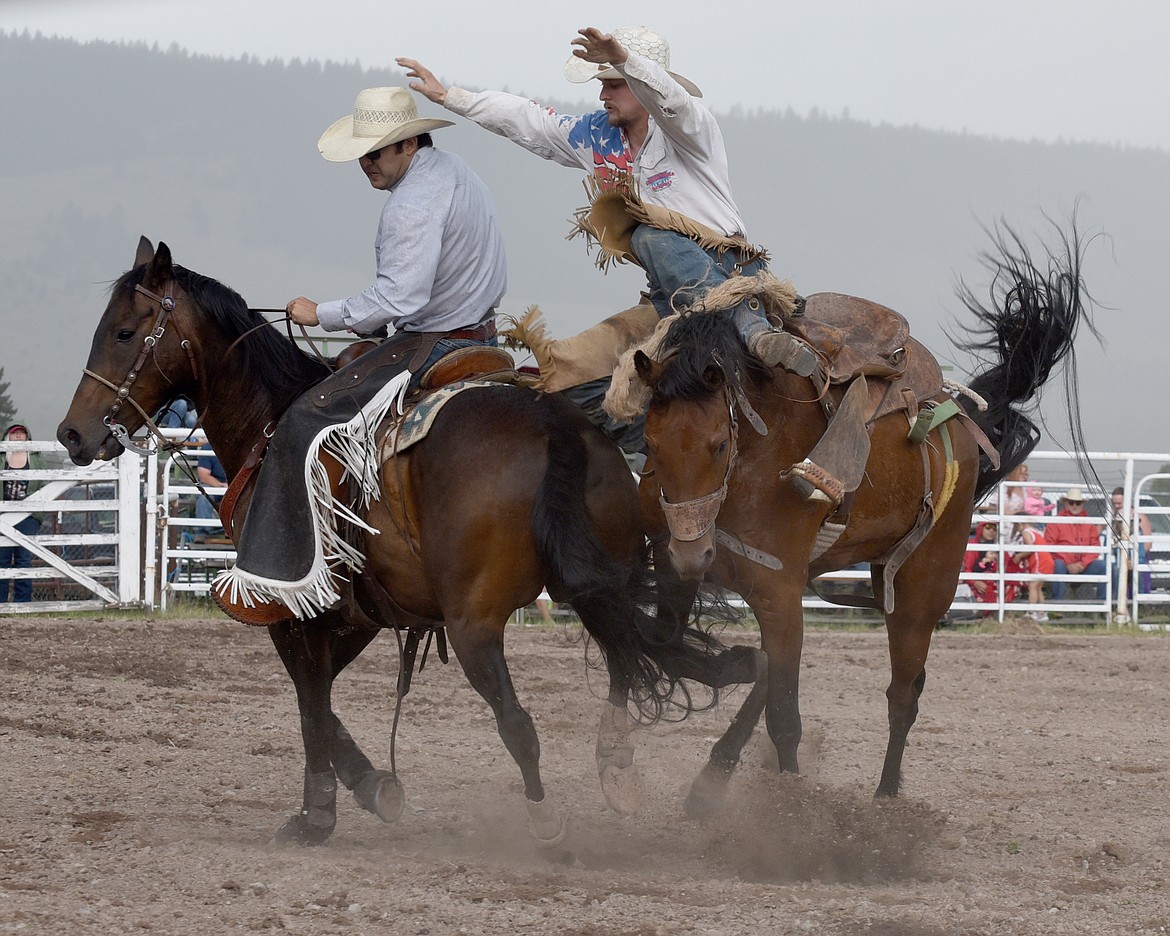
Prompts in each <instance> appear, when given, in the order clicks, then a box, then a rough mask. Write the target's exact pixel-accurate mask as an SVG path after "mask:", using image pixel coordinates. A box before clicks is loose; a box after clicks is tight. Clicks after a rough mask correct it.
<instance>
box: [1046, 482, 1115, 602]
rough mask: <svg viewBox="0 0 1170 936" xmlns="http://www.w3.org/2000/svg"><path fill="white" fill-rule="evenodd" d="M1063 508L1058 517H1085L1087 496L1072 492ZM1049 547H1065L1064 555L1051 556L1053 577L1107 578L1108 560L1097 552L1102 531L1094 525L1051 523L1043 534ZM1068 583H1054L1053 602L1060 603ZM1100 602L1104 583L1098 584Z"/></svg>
mask: <svg viewBox="0 0 1170 936" xmlns="http://www.w3.org/2000/svg"><path fill="white" fill-rule="evenodd" d="M1064 503H1065V506H1064V508H1063V509H1062V510H1061V511H1060V512H1059V513H1058V514H1057V515H1056V516H1057V517H1058V518H1059V517H1084V516H1085V495H1084V494H1082V493H1081V489H1080V488H1079V487H1074V488H1069V489H1068V493H1067V494H1065V495H1064ZM1044 537H1045V539H1046V540H1047V541H1048V545H1049V546H1063V547H1064V549H1063V550H1062V551H1061V552H1053V553H1052V565H1053V569H1052V571H1053V574H1054V575H1104V574H1105V560H1104V559H1103V558H1102V557H1101V554H1100V553H1099V552H1095V551H1090V550H1095V549H1096V548H1097V547H1098V546H1099V545H1100V543H1101V540H1100V537H1101V528H1100V527H1099V526H1097V524H1095V523H1089V522H1087V521H1086V522H1078V523H1071V522H1070V523H1050V524H1048V526H1047V528H1046V529H1045V531H1044ZM1069 584H1070V583H1069V582H1061V581H1054V582H1053V583H1052V600H1053V601H1060V600H1061V599H1062V598H1063V597H1064V591H1065V588H1066V586H1068V585H1069ZM1095 591H1096V595H1097V599H1098V600H1099V601H1103V600H1104V599H1105V583H1104V582H1103V581H1101V582H1097V583H1096V584H1095Z"/></svg>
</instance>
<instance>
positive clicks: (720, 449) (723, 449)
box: [715, 439, 727, 455]
mask: <svg viewBox="0 0 1170 936" xmlns="http://www.w3.org/2000/svg"><path fill="white" fill-rule="evenodd" d="M726 451H727V440H726V439H724V440H723V441H722V442H720V443H719V447H718V448H717V449H715V454H716V455H722V454H723V453H724V452H726Z"/></svg>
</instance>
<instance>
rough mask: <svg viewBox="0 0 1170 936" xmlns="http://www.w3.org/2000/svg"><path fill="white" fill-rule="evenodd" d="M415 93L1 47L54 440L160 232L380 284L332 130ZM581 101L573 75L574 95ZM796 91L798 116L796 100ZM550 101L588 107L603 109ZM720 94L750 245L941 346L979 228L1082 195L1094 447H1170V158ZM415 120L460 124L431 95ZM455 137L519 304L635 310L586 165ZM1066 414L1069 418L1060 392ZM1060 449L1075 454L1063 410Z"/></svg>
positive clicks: (14, 280) (629, 272)
mask: <svg viewBox="0 0 1170 936" xmlns="http://www.w3.org/2000/svg"><path fill="white" fill-rule="evenodd" d="M547 58H548V57H547V56H545V57H543V58H542V57H534V58H533V61H532V62H531V65H530V67H531V69H532V73H533V74H534V75H536V74H537V73H538V70H546V69H550V68H559V67H560V63H559V61H551V60H546V59H547ZM554 58H555V57H554ZM389 59H390V53H389V52H388V53H387V60H388V61H389ZM434 64H436V65H438V64H439V63H434ZM695 77H696V80H699V81H700V83H701V78H702V76H701V75H696V76H695ZM924 80H927V78H924ZM405 83H406V79H405V78H404V77H403V76H402V75H401V73H400V72H399V71H398V70H397V69H394V70H391V69H384V70H363V69H360V68H358V67H357V66H355V65H335V64H325V65H322V64H320V63H316V62H296V61H294V62H289V63H284V62H277V61H270V62H261V61H259V60H255V59H250V60H248V59H245V60H240V59H234V60H224V59H219V58H211V57H206V56H195V55H190V54H188V53H186V52H184V51H182V50H181V49H178V48H171V49H166V50H163V49H158V48H148V47H146V46H143V45H124V44H111V43H100V42H94V43H87V44H79V43H76V42H73V41H68V40H56V39H47V38H43V37H34V36H29V35H27V34H24V35H12V34H4V33H0V128H2V132H3V136H4V140H5V145H4V146H3V147H0V218H2V219H3V223H2V224H0V309H3V313H2V314H3V316H4V323H5V328H4V331H3V335H4V337H3V340H2V343H0V367H2V368H3V371H4V376H5V379H7V380H9V381H11V384H12V387H11V396H12V398H13V400H14V401H15V403H16V405H17V407H18V408H19V411H20V414H21V417H22V418H23V419H25V420H27V421H28V422H29V423H31V424H32V425H33V429H34V433H35V434H36V435H38V436H39V437H44V436H47V435H50V434H51V432H52V430H53V428H54V427H55V425H56V422H57V421H58V419H59V418H60V416H61V414H62V413H63V410H64V407H65V405H66V404H67V402H68V399H69V397H70V395H71V394H72V391H73V388H74V386H75V385H76V382H77V379H78V376H79V373H80V368H81V366H82V363H83V361H84V358H85V355H86V354H87V352H88V347H89V342H90V337H91V335H92V330H93V326H94V325H95V324H96V322H97V319H98V316H99V314H100V312H101V309H102V307H103V306H104V302H105V297H104V289H105V286H106V284H108V283H109V282H110V281H111V280H113V279H114V278H115V277H116V276H117V275H118V274H119V273H121V272H122V271H123V270H124V269H126V267H127V266H129V264H130V262H131V260H132V258H133V251H134V247H135V244H136V243H137V239H138V236H139V235H140V234H146V235H147V236H148V237H151V238H152V239H153V240H159V239H161V240H165V241H166V242H167V243H168V244H169V245H170V247H171V248H172V250H173V252H174V254H175V257H176V260H177V261H178V262H179V263H181V264H183V265H184V266H187V267H190V268H192V269H196V270H198V271H199V272H201V273H205V274H207V275H209V276H213V277H215V278H217V279H220V280H222V281H223V282H225V283H227V284H228V285H230V286H232V287H234V288H235V289H237V290H238V291H240V292H241V293H242V294H243V295H244V297H245V298H246V299H248V300H249V302H251V303H252V304H253V305H256V306H274V305H283V304H284V303H285V302H286V301H287V300H288V299H290V298H292V297H293V296H296V295H299V294H304V295H308V296H311V297H313V298H317V299H326V298H336V297H339V296H344V295H349V294H351V293H353V292H356V291H357V290H359V289H361V288H363V287H364V286H366V285H368V282H369V280H370V276H371V271H372V262H373V251H372V244H373V237H374V231H375V226H376V219H377V214H378V211H379V209H380V207H381V203H382V198H381V196H380V195H378V194H377V193H373V192H371V190H370V189H369V187H368V185H367V184H366V182H365V180H364V178H363V177H362V176H361V175H360V173H359V171H358V170H357V168H356V167H355V166H351V165H337V164H331V163H327V162H325V161H324V160H322V159H321V158H320V156H319V155H318V154H317V150H316V140H317V138H318V136H319V135H320V134H321V132H322V131H323V130H324V129H325V127H326V126H328V125H329V124H330V123H331V122H332V121H333V120H335V119H337V118H338V117H340V116H342V115H344V114H346V113H348V112H349V111H350V110H351V109H352V104H353V99H354V96H355V95H356V93H357V91H358V90H360V89H361V88H362V87H367V86H371V85H379V84H405ZM509 90H513V91H515V92H517V93H524V89H523V88H512V89H509ZM580 90H581V89H579V88H575V87H571V86H568V85H566V95H569V94H571V93H572V94H576V93H579V92H580ZM776 100H777V103H778V106H779V107H781V108H782V106H783V101H784V89H783V88H777V89H776ZM544 103H547V104H549V105H551V106H554V107H557V108H558V109H561V110H566V111H570V112H579V111H581V110H584V109H589V108H591V107H592V106H593V103H594V102H592V101H586V100H585V99H583V98H579V99H578V98H575V99H572V100H566V101H546V102H544ZM707 103H708V105H709V106H710V107H712V108H713V109H714V110H715V111H716V113H717V114H718V115H719V117H720V122H721V125H722V127H723V129H724V133H725V135H726V137H727V145H728V150H729V153H730V156H731V160H732V171H733V181H734V183H735V188H736V194H737V198H738V200H739V202H740V206H741V208H742V210H743V213H744V215H745V218H746V220H747V222H748V225H749V235H750V236H751V238H752V239H753V240H755V241H756V242H758V243H762V244H765V245H766V246H768V247H769V248H770V250H771V252H772V254H773V257H774V262H773V269H774V271H775V272H777V273H779V274H781V275H784V276H789V277H791V278H792V279H793V280H794V281H795V283H796V285H797V287H798V288H799V289H800V290H802V291H803V292H806V293H808V292H815V291H820V290H835V291H840V292H849V293H855V294H860V295H863V296H866V297H868V298H871V299H875V300H877V301H879V302H882V303H884V304H886V305H889V306H892V307H894V308H897V309H899V310H900V311H902V312H904V313H905V314H906V315H907V317H908V318H909V319H910V321H911V324H912V326H913V328H914V330H915V334H916V335H917V336H918V337H920V338H921V339H922V340H924V341H925V342H926V343H927V344H928V345H930V346H931V347H933V348H934V349H935V350H936V351H938V352H940V353H941V354H942V355H944V356H946V355H949V354H950V353H951V352H950V347H951V344H950V342H949V340H948V339H947V337H946V335H945V333H944V329H946V328H948V327H949V328H952V329H953V323H952V322H951V321H950V320H951V318H952V317H953V316H961V314H962V313H961V309H960V307H959V305H958V303H957V302H956V301H955V300H954V299H953V298H952V287H953V284H954V280H955V278H956V277H957V276H959V275H962V276H963V277H965V278H966V279H967V280H968V281H969V282H970V283H971V284H972V285H973V286H975V287H976V290H977V291H979V289H980V288H981V285H982V284H983V283H984V281H985V278H984V277H983V275H982V273H981V271H980V268H979V266H978V262H977V253H978V252H979V251H980V250H982V249H985V248H987V247H988V246H989V241H988V238H987V236H986V235H985V233H984V232H983V231H982V230H981V225H983V224H989V223H992V222H994V221H996V220H997V219H998V218H1001V217H1002V218H1005V219H1006V220H1007V221H1008V222H1009V223H1010V224H1012V225H1013V226H1014V227H1016V228H1017V229H1019V230H1020V231H1021V232H1023V233H1025V234H1030V233H1031V232H1032V231H1040V230H1043V229H1044V228H1045V226H1046V222H1045V220H1044V213H1047V214H1048V215H1049V216H1050V217H1051V218H1053V219H1055V220H1057V221H1060V222H1064V221H1065V220H1066V219H1067V218H1068V216H1069V215H1070V213H1071V212H1072V210H1073V208H1074V206H1075V205H1077V204H1078V202H1079V215H1080V221H1081V227H1082V229H1083V230H1084V231H1085V232H1087V233H1090V234H1094V233H1096V234H1098V235H1100V236H1098V238H1097V240H1096V241H1095V242H1094V243H1093V244H1092V245H1091V247H1090V249H1089V258H1088V262H1087V264H1086V267H1085V275H1086V279H1087V281H1088V284H1089V286H1090V288H1091V290H1092V291H1093V292H1094V294H1095V295H1096V296H1097V298H1098V299H1099V300H1100V302H1101V303H1102V304H1103V305H1104V306H1105V308H1103V309H1101V311H1100V312H1099V313H1098V316H1097V321H1098V325H1099V326H1100V328H1101V330H1102V332H1103V333H1104V335H1105V337H1106V340H1107V347H1106V348H1105V349H1104V350H1102V349H1100V348H1099V347H1097V346H1096V345H1094V344H1093V343H1092V342H1091V341H1089V340H1086V341H1084V342H1083V343H1082V355H1083V357H1082V368H1081V387H1082V393H1083V395H1084V402H1085V409H1086V418H1087V428H1088V435H1089V443H1090V445H1091V447H1094V448H1101V449H1107V448H1111V449H1117V448H1125V449H1137V448H1141V449H1144V450H1151V449H1153V450H1157V451H1165V450H1166V449H1168V448H1170V420H1167V419H1164V418H1162V419H1161V420H1160V421H1159V422H1158V423H1157V426H1155V427H1154V431H1151V429H1150V426H1148V425H1145V424H1144V423H1143V422H1142V421H1141V415H1140V414H1141V413H1144V412H1146V408H1145V405H1144V403H1143V406H1142V407H1141V408H1140V409H1139V411H1135V410H1134V408H1132V407H1130V406H1127V405H1125V403H1124V400H1126V399H1127V398H1128V399H1137V400H1140V401H1145V402H1150V401H1161V400H1164V399H1166V398H1167V397H1168V396H1170V376H1168V374H1170V368H1168V367H1167V354H1168V353H1170V352H1167V350H1166V347H1167V344H1168V341H1167V339H1168V338H1170V327H1168V326H1167V315H1166V313H1165V311H1164V310H1163V306H1164V305H1165V299H1164V290H1165V287H1164V284H1163V282H1162V280H1161V278H1160V277H1161V274H1162V270H1163V269H1164V266H1165V260H1164V258H1165V257H1166V256H1167V255H1170V222H1168V221H1167V219H1168V218H1170V153H1166V152H1163V151H1155V150H1139V149H1126V148H1119V147H1113V146H1104V145H1088V144H1075V145H1074V144H1061V143H1055V144H1053V143H1040V142H1034V141H1033V142H1028V141H1011V140H996V139H989V138H986V137H977V136H971V135H964V134H954V133H941V132H935V131H930V130H926V129H921V128H912V127H892V126H884V125H883V126H874V125H870V124H865V123H861V122H858V121H854V120H850V119H848V118H847V117H844V116H839V117H838V116H827V115H817V114H813V115H810V116H801V115H797V114H794V113H792V112H790V111H784V110H782V109H780V110H776V111H769V112H743V111H740V110H737V109H735V108H733V107H729V106H727V105H726V104H724V103H721V102H719V101H715V100H711V101H708V102H707ZM1020 106H1021V107H1026V106H1028V105H1027V102H1021V104H1020ZM420 110H421V111H422V112H423V113H424V114H437V113H439V110H438V109H437V108H434V107H433V106H431V105H430V104H429V103H428V102H426V101H421V102H420ZM456 121H457V126H456V127H454V128H451V129H449V130H441V131H438V132H437V133H436V134H435V139H436V143H437V144H438V145H439V146H441V147H444V148H448V149H451V150H454V151H456V152H458V153H460V154H461V155H463V156H464V157H465V158H466V159H467V160H468V161H469V162H470V163H471V164H472V165H473V166H474V168H475V169H476V171H477V172H479V174H480V175H481V176H483V178H484V179H485V181H486V182H487V183H488V185H489V186H490V187H491V189H492V191H493V193H494V195H495V199H496V203H497V206H498V209H499V212H500V216H501V219H502V222H503V225H504V229H505V234H506V236H507V239H508V249H509V260H510V286H509V293H508V298H507V301H506V308H505V311H508V312H511V313H514V314H515V313H519V312H521V311H523V309H525V308H526V307H527V306H529V305H531V304H538V305H540V306H541V307H542V308H543V309H544V310H545V312H546V315H547V317H548V319H549V321H550V324H551V327H552V330H553V331H554V332H555V333H556V334H560V335H567V334H570V333H573V332H575V331H578V330H580V329H581V328H583V327H585V326H586V325H588V324H590V323H591V322H593V321H595V320H596V319H598V318H600V317H602V316H603V315H605V314H608V313H609V312H611V311H614V310H616V309H618V308H624V307H625V306H626V305H629V304H630V301H631V300H632V298H633V297H634V295H635V293H636V292H637V290H638V289H639V287H640V285H641V277H640V275H639V271H638V270H637V269H636V268H631V267H624V268H619V269H617V270H615V271H613V272H611V273H610V274H609V275H608V276H602V275H601V274H600V273H598V272H597V271H596V270H595V269H594V268H593V267H592V265H591V263H590V259H589V257H588V256H587V254H586V251H585V248H584V246H583V244H582V243H581V241H579V240H575V241H571V242H567V241H565V239H564V235H565V234H566V233H567V232H568V223H567V219H568V218H569V216H570V215H571V213H572V211H573V209H575V208H576V207H578V206H579V205H580V204H581V203H582V202H583V201H584V190H583V189H582V187H581V184H580V180H581V178H582V175H581V174H580V173H576V172H574V171H572V170H568V169H565V168H563V167H560V166H555V165H553V164H551V163H545V162H543V161H541V160H539V159H537V158H536V157H533V156H531V155H529V154H527V153H524V152H523V151H521V150H520V149H519V148H517V147H516V146H514V145H513V144H510V143H508V142H507V141H505V140H502V139H500V138H498V137H495V136H494V135H492V134H489V133H486V132H484V131H483V130H481V129H479V128H477V127H474V126H472V125H470V124H468V123H467V122H466V121H462V120H459V119H458V118H456ZM1086 338H1088V336H1086ZM50 349H51V350H50ZM967 363H968V362H966V361H965V360H960V361H959V362H958V365H959V373H958V374H957V376H962V371H963V370H964V369H965V367H966V366H967ZM1046 409H1047V411H1048V412H1049V414H1050V415H1057V416H1058V415H1059V413H1060V411H1061V409H1062V406H1061V405H1060V400H1059V398H1058V397H1057V396H1055V395H1053V396H1052V398H1051V400H1050V401H1049V405H1048V406H1047V407H1046ZM1052 435H1053V437H1054V440H1055V441H1057V442H1060V441H1064V440H1065V438H1066V436H1065V433H1064V431H1063V429H1062V428H1061V424H1060V421H1059V419H1055V421H1054V422H1053V425H1052Z"/></svg>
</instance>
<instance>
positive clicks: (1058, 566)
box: [1052, 558, 1105, 601]
mask: <svg viewBox="0 0 1170 936" xmlns="http://www.w3.org/2000/svg"><path fill="white" fill-rule="evenodd" d="M1052 571H1053V573H1054V574H1055V575H1068V566H1067V565H1066V564H1065V562H1064V560H1063V559H1056V558H1053V560H1052ZM1079 574H1080V575H1104V574H1105V560H1104V559H1094V560H1093V561H1092V562H1090V563H1089V564H1088V565H1087V566H1085V567H1084V568H1083V569H1082V570H1081V571H1080V573H1079ZM1067 585H1076V582H1053V583H1052V600H1053V601H1060V600H1061V599H1062V598H1063V597H1064V589H1065V586H1067ZM1094 588H1095V590H1096V593H1097V600H1098V601H1104V600H1105V583H1104V582H1096V583H1095V584H1094Z"/></svg>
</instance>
